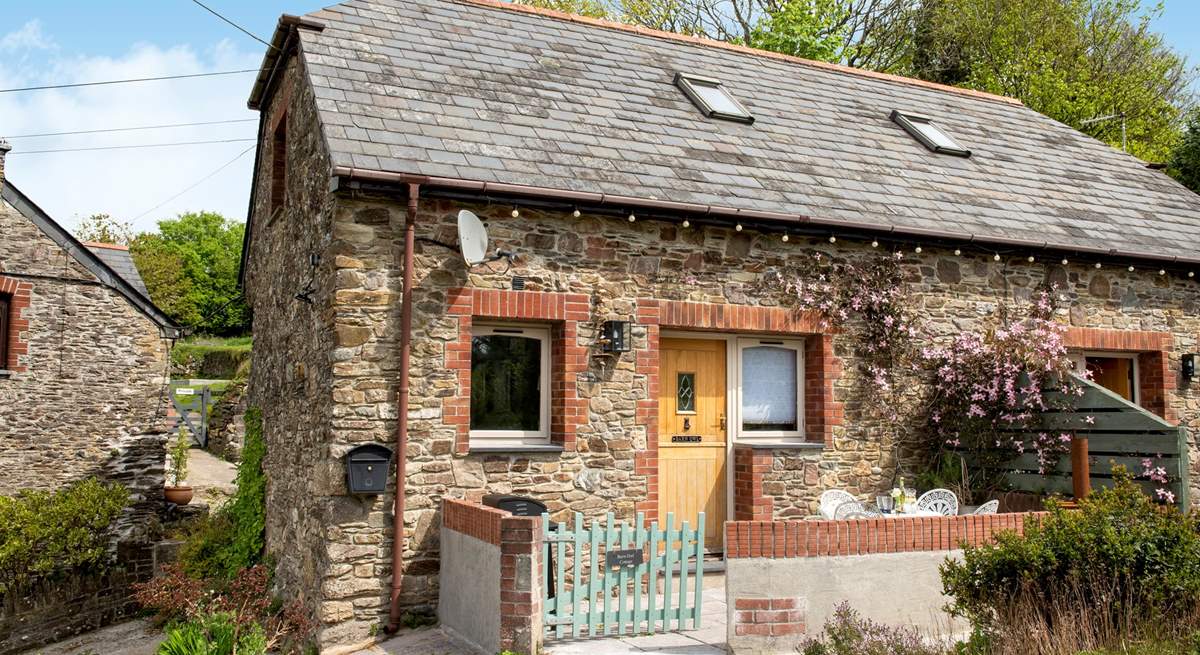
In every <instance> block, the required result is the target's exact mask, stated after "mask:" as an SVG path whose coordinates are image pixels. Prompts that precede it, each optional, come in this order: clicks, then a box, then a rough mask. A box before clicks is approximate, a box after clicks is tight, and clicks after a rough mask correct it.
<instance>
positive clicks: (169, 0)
mask: <svg viewBox="0 0 1200 655" xmlns="http://www.w3.org/2000/svg"><path fill="white" fill-rule="evenodd" d="M330 1H332V0H330ZM205 2H206V4H208V5H209V6H212V7H213V8H215V9H216V10H218V11H220V12H221V13H223V14H225V15H226V16H228V17H229V18H231V19H233V20H234V21H236V22H238V23H239V24H241V25H243V26H244V27H246V28H247V29H249V30H250V31H252V32H254V33H256V34H258V35H259V36H261V37H262V38H264V39H266V38H269V37H270V35H271V32H272V30H273V29H274V26H275V22H276V20H277V19H278V17H279V15H280V14H282V13H290V14H303V13H306V12H309V11H313V10H316V9H319V8H320V7H322V6H324V5H326V4H329V2H324V1H320V0H318V1H308V0H249V1H246V0H241V1H239V0H205ZM4 4H5V5H6V6H5V7H4V10H3V15H4V21H3V23H2V24H0V89H3V88H11V87H19V86H30V85H37V84H55V83H69V82H84V81H95V80H105V79H116V78H126V77H145V76H155V75H170V74H179V73H202V72H210V71H220V70H231V69H242V68H256V67H257V66H258V64H259V62H260V61H261V59H262V52H263V46H262V45H261V44H259V43H257V42H256V41H254V40H252V39H250V38H249V37H247V36H245V35H243V34H241V33H240V32H238V31H237V30H235V29H234V28H232V27H230V26H229V25H227V24H225V23H223V22H221V21H220V20H219V19H217V18H216V17H214V16H212V15H211V14H209V13H207V12H206V11H204V10H203V9H201V8H200V7H198V6H196V5H195V4H193V3H192V2H190V0H127V1H121V0H109V1H105V2H96V1H95V0H40V1H39V2H22V3H17V2H13V1H11V0H10V1H8V2H5V3H4ZM1152 4H1154V2H1152V1H1151V0H1146V2H1145V5H1146V6H1150V5H1152ZM1155 26H1156V28H1157V29H1158V30H1159V31H1161V32H1163V33H1164V34H1165V36H1166V38H1167V40H1168V42H1169V43H1170V44H1171V45H1172V47H1174V48H1176V49H1178V50H1180V51H1181V52H1184V53H1185V54H1187V55H1188V58H1189V59H1190V60H1191V62H1192V63H1193V64H1200V0H1167V1H1166V3H1165V12H1164V15H1163V16H1162V18H1160V19H1159V20H1158V21H1157V22H1156V24H1155ZM252 81H253V74H242V75H233V76H226V77H213V78H202V79H192V80H179V81H171V82H153V83H146V84H136V85H121V86H109V87H90V88H86V89H77V90H62V91H43V92H32V93H15V94H14V93H4V94H0V136H9V137H14V136H17V135H24V134H32V133H42V132H58V131H71V130H87V129H103V128H112V127H136V126H144V125H161V124H168V123H188V122H201V121H214V120H237V119H253V118H256V116H257V115H256V114H255V113H254V112H251V111H249V110H247V109H246V97H247V95H248V94H249V90H250V86H251V83H252ZM1198 90H1200V87H1198ZM254 134H255V124H254V123H253V122H241V123H229V124H224V125H210V126H197V127H191V128H176V129H163V130H149V131H138V132H123V133H116V134H93V135H81V136H70V137H51V138H12V139H11V140H12V143H13V146H14V151H13V154H12V155H10V159H9V160H8V165H7V174H8V176H9V178H10V179H11V180H12V181H13V182H15V183H16V184H17V185H18V186H20V187H21V188H22V190H24V191H25V192H26V193H28V194H29V195H30V196H32V197H33V199H34V200H35V201H36V202H38V203H40V204H41V205H42V206H43V208H45V209H46V210H47V211H49V212H50V213H51V215H53V216H54V217H55V218H57V219H58V220H59V221H60V222H62V223H64V224H65V225H67V226H68V227H74V226H75V225H76V224H77V223H78V221H79V219H80V218H82V217H84V216H87V215H89V214H92V213H95V212H104V213H109V214H112V215H114V216H117V217H119V218H122V219H124V220H134V222H135V227H136V228H138V229H151V228H152V227H153V225H154V223H155V221H157V220H159V219H162V218H169V217H171V216H174V215H175V214H177V213H179V212H183V211H188V210H199V209H209V210H216V211H220V212H222V213H224V214H225V215H226V216H228V217H230V218H234V219H237V220H243V219H244V218H245V213H246V200H247V197H248V194H249V186H250V185H249V179H250V168H251V165H252V162H253V154H254V153H253V152H252V151H247V149H248V148H250V146H251V145H252V143H251V142H249V141H246V142H236V143H221V144H210V145H196V146H181V147H172V148H160V149H151V150H108V151H93V152H74V153H51V154H32V153H29V152H28V151H32V150H40V149H54V148H73V147H75V148H77V147H109V146H113V145H127V144H150V143H170V142H176V141H201V140H213V139H230V140H233V139H252V138H253V137H254ZM22 151H25V152H26V153H27V154H24V155H22V154H20V153H22ZM239 154H241V156H240V158H239V157H238V155H239ZM230 162H232V163H230ZM222 166H224V168H221V167H222ZM219 168H221V170H220V171H219V172H217V173H215V174H213V173H214V171H217V169H219ZM209 175H212V176H211V177H209V178H208V179H206V180H204V181H203V182H200V181H201V180H202V179H204V178H206V177H207V176H209ZM198 182H199V184H198V185H197V183H198ZM193 185H196V186H195V188H191V189H189V187H192V186H193ZM181 192H182V193H181ZM176 195H178V196H179V197H177V198H174V196H176Z"/></svg>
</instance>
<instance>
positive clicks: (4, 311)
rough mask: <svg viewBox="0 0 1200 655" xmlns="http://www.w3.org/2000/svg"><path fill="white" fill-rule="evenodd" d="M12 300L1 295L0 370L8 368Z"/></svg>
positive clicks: (5, 295)
mask: <svg viewBox="0 0 1200 655" xmlns="http://www.w3.org/2000/svg"><path fill="white" fill-rule="evenodd" d="M11 306H12V298H11V297H10V296H8V295H7V294H3V293H0V370H3V369H6V368H8V331H9V316H8V314H9V307H11Z"/></svg>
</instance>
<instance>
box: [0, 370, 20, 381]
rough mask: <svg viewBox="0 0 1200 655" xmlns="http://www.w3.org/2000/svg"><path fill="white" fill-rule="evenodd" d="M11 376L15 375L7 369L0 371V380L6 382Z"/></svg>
mask: <svg viewBox="0 0 1200 655" xmlns="http://www.w3.org/2000/svg"><path fill="white" fill-rule="evenodd" d="M13 375H16V373H14V372H13V371H9V370H7V369H0V380H7V379H8V378H11V377H12V376H13Z"/></svg>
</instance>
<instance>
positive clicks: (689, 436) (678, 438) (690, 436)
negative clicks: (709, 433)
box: [671, 434, 701, 443]
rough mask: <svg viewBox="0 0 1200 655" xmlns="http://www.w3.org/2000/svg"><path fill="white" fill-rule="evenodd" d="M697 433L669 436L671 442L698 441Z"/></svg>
mask: <svg viewBox="0 0 1200 655" xmlns="http://www.w3.org/2000/svg"><path fill="white" fill-rule="evenodd" d="M700 439H701V437H700V435H698V434H677V435H674V436H672V437H671V443H700Z"/></svg>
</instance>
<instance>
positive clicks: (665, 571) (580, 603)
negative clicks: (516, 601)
mask: <svg viewBox="0 0 1200 655" xmlns="http://www.w3.org/2000/svg"><path fill="white" fill-rule="evenodd" d="M542 526H543V528H542V538H543V540H544V543H545V546H544V550H543V552H542V573H543V577H542V579H543V580H545V581H546V584H545V586H544V589H543V591H542V607H543V617H542V618H543V625H544V626H545V630H546V636H547V637H556V638H562V637H566V636H570V637H603V636H607V635H625V634H633V635H640V634H653V633H655V632H669V631H671V630H682V629H684V628H687V627H690V628H692V629H695V628H699V627H700V606H701V598H702V596H703V591H704V589H703V588H704V514H703V513H701V514H700V515H699V517H698V518H697V520H696V528H695V530H693V529H691V528H690V527H689V526H688V523H687V521H684V522H683V523H682V524H681V525H680V526H679V527H675V516H674V514H667V520H666V525H664V526H663V527H661V528H660V527H659V525H658V521H654V522H653V523H651V524H650V526H649V527H648V528H647V527H646V523H645V516H644V515H643V513H642V512H638V514H637V519H636V522H635V524H634V525H633V526H629V525H627V524H626V523H625V522H624V521H621V522H619V523H616V524H614V522H613V515H612V514H608V515H607V519H606V521H605V524H604V525H600V522H599V521H594V522H593V523H592V524H591V525H590V526H588V527H584V524H583V516H582V515H581V514H579V513H578V512H576V513H575V515H574V521H573V525H572V526H571V527H568V526H567V524H566V523H563V522H559V523H557V524H551V522H550V516H549V515H548V514H542ZM660 583H661V584H660ZM689 600H690V601H691V604H690V605H689Z"/></svg>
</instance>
